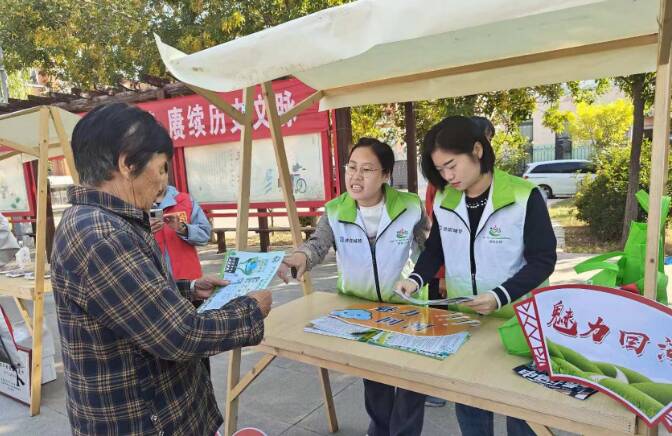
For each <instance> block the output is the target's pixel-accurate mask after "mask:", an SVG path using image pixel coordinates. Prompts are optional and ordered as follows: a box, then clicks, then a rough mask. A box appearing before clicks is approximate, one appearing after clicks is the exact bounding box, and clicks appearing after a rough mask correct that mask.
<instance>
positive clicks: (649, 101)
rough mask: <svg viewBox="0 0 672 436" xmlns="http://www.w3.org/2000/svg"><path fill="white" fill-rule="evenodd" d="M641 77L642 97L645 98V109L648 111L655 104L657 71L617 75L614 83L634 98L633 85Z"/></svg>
mask: <svg viewBox="0 0 672 436" xmlns="http://www.w3.org/2000/svg"><path fill="white" fill-rule="evenodd" d="M639 79H643V86H642V99H643V100H644V111H648V110H649V109H650V108H651V106H652V105H653V99H654V96H655V93H656V73H641V74H633V75H631V76H626V77H615V78H614V84H615V85H616V86H618V87H619V88H620V90H621V91H623V92H624V93H625V94H626V95H627V96H628V97H630V99H632V98H633V85H634V84H635V83H636V82H637V81H638V80H639Z"/></svg>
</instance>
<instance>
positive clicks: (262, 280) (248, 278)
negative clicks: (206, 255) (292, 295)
mask: <svg viewBox="0 0 672 436" xmlns="http://www.w3.org/2000/svg"><path fill="white" fill-rule="evenodd" d="M284 257H285V252H284V251H272V252H270V253H252V252H247V251H236V250H229V251H228V252H227V253H226V257H225V258H224V265H223V267H222V273H221V277H222V278H223V279H224V280H228V281H229V282H230V283H229V285H228V286H225V287H223V288H220V289H219V290H218V291H216V292H215V293H214V294H212V295H211V296H210V298H208V299H207V300H205V301H204V302H203V304H202V305H201V306H200V307H199V308H198V312H199V313H200V312H204V311H206V310H213V309H219V308H221V307H222V306H224V305H225V304H226V303H228V302H229V301H231V300H233V299H234V298H238V297H242V296H243V295H246V294H248V293H249V292H252V291H258V290H260V289H266V288H267V287H268V285H269V284H270V283H271V280H273V277H275V273H276V272H277V271H278V268H279V267H280V264H281V263H282V259H283V258H284Z"/></svg>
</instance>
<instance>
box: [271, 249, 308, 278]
mask: <svg viewBox="0 0 672 436" xmlns="http://www.w3.org/2000/svg"><path fill="white" fill-rule="evenodd" d="M307 263H308V257H307V256H306V254H305V253H303V252H301V251H297V252H296V253H293V254H290V255H289V256H285V258H284V259H283V260H282V263H281V264H280V268H278V273H277V276H278V277H280V278H281V279H282V281H283V282H285V283H289V271H290V269H291V268H292V267H294V268H296V278H297V279H299V280H301V277H303V273H305V272H306V264H307Z"/></svg>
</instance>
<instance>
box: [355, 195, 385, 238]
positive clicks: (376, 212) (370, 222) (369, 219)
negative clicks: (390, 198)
mask: <svg viewBox="0 0 672 436" xmlns="http://www.w3.org/2000/svg"><path fill="white" fill-rule="evenodd" d="M383 207H385V198H383V199H382V200H380V203H378V204H376V205H375V206H368V207H366V206H359V211H360V212H361V214H362V220H363V221H364V230H366V236H368V237H369V240H372V239H375V238H376V235H377V234H378V225H379V224H380V218H381V217H382V216H383Z"/></svg>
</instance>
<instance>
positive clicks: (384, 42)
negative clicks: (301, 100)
mask: <svg viewBox="0 0 672 436" xmlns="http://www.w3.org/2000/svg"><path fill="white" fill-rule="evenodd" d="M659 6H660V3H659V1H657V0H558V1H555V2H549V1H548V0H516V1H514V2H511V1H509V0H471V1H469V2H464V1H461V0H413V1H408V0H359V1H357V2H353V3H348V4H346V5H343V6H339V7H335V8H331V9H326V10H323V11H320V12H317V13H315V14H312V15H309V16H306V17H302V18H299V19H296V20H293V21H290V22H287V23H284V24H281V25H279V26H276V27H272V28H269V29H266V30H263V31H261V32H257V33H255V34H252V35H248V36H245V37H242V38H239V39H236V40H233V41H230V42H227V43H224V44H220V45H218V46H215V47H211V48H208V49H206V50H202V51H200V52H197V53H193V54H191V55H187V54H185V53H182V52H180V51H179V50H176V49H174V48H172V47H170V46H168V45H166V44H164V43H162V42H161V40H160V38H158V36H157V37H156V42H157V45H158V48H159V52H160V53H161V57H162V58H163V61H164V63H165V65H166V67H167V68H168V70H169V71H170V73H171V74H173V75H174V76H175V77H176V78H177V79H179V80H181V81H183V82H185V83H187V84H190V85H195V86H198V87H200V88H204V89H209V90H213V91H219V92H224V91H231V90H235V89H241V88H245V87H247V86H252V85H256V84H258V83H263V82H266V81H269V80H273V79H276V78H278V77H282V76H287V75H293V76H295V77H297V78H299V79H300V80H301V81H303V82H304V83H306V84H307V85H309V86H311V87H312V88H314V89H317V90H323V91H324V96H323V98H322V100H321V102H320V106H321V108H322V109H329V108H336V107H344V106H357V105H362V104H372V103H384V102H396V101H413V100H425V99H433V98H439V97H455V96H460V95H469V94H474V93H479V92H487V91H497V90H504V89H512V88H519V87H525V86H533V85H542V84H550V83H558V82H564V81H569V80H588V79H595V78H600V77H610V76H619V75H629V74H634V73H640V72H647V71H654V70H655V68H656V55H657V35H656V34H657V32H658V22H657V15H658V12H659Z"/></svg>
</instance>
